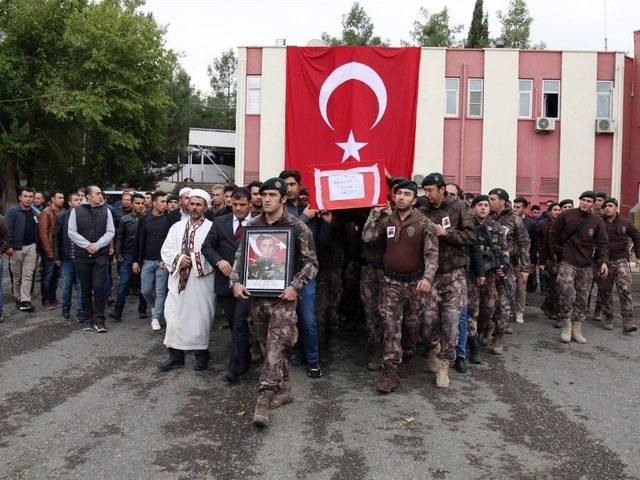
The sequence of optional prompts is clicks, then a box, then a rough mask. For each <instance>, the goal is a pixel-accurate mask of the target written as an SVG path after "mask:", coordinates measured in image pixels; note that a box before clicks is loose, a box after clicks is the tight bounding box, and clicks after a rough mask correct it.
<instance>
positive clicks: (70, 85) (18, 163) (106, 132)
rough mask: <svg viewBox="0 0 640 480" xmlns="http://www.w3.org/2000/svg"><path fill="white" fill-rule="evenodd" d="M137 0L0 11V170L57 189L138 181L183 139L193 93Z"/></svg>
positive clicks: (152, 173)
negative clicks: (86, 184) (139, 9)
mask: <svg viewBox="0 0 640 480" xmlns="http://www.w3.org/2000/svg"><path fill="white" fill-rule="evenodd" d="M140 5H141V2H139V1H131V0H103V1H100V2H93V1H88V0H14V1H12V2H2V7H0V8H1V9H2V14H0V79H1V81H0V171H3V172H4V177H5V178H4V183H3V184H2V188H3V190H4V192H6V193H10V190H11V189H12V187H13V186H15V184H17V183H18V182H20V181H26V182H27V183H29V184H32V185H35V186H37V187H38V188H43V189H48V188H51V187H53V186H56V187H62V188H64V189H66V190H71V189H73V188H76V187H77V186H78V185H81V184H84V183H87V182H89V181H91V182H95V183H98V184H101V185H104V186H110V185H119V184H121V183H125V182H126V183H130V184H134V185H136V186H140V187H144V188H148V187H151V186H153V184H154V183H155V181H157V180H158V179H159V178H161V177H163V176H164V175H166V174H167V173H168V172H167V162H168V161H171V163H174V162H175V157H176V154H177V153H178V151H180V149H181V148H182V146H183V145H184V144H185V143H186V139H187V134H186V128H187V127H186V125H187V123H188V121H189V120H188V118H189V117H190V116H191V115H192V113H193V112H192V110H193V109H194V108H195V107H194V103H196V101H197V97H196V96H194V94H193V89H192V87H191V85H190V83H189V77H188V76H187V75H186V73H185V72H184V71H182V70H181V69H180V68H179V67H178V66H177V61H176V57H175V55H174V54H173V53H172V52H171V51H169V50H167V49H166V48H165V46H164V39H163V36H164V30H163V29H162V28H160V27H159V26H158V25H157V23H156V22H155V20H154V19H153V17H152V16H151V15H147V14H143V13H140V12H139V11H138V10H137V8H138V7H139V6H140Z"/></svg>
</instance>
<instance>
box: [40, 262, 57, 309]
mask: <svg viewBox="0 0 640 480" xmlns="http://www.w3.org/2000/svg"><path fill="white" fill-rule="evenodd" d="M40 259H41V261H42V278H41V279H40V291H41V293H42V303H44V302H46V301H50V302H53V301H55V299H56V292H57V290H58V279H59V278H60V267H56V266H55V262H54V260H53V258H47V256H46V254H45V253H44V252H42V253H41V254H40Z"/></svg>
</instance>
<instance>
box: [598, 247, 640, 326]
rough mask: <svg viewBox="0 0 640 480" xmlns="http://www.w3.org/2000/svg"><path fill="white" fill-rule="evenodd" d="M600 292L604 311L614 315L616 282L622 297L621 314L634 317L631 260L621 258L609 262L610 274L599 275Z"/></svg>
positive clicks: (619, 294)
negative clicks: (614, 285) (614, 288)
mask: <svg viewBox="0 0 640 480" xmlns="http://www.w3.org/2000/svg"><path fill="white" fill-rule="evenodd" d="M598 277H599V278H598V294H599V295H601V296H602V303H601V304H600V306H601V307H602V313H603V314H604V315H605V316H607V317H611V316H612V315H613V283H614V282H615V284H616V290H617V291H618V297H620V314H621V315H622V316H623V317H633V299H632V298H631V267H630V265H629V260H627V259H626V258H621V259H619V260H611V261H610V262H609V275H607V276H606V277H604V278H603V277H602V276H601V275H599V276H598Z"/></svg>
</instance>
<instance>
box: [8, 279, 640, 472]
mask: <svg viewBox="0 0 640 480" xmlns="http://www.w3.org/2000/svg"><path fill="white" fill-rule="evenodd" d="M636 284H637V285H640V278H637V279H636ZM5 285H6V284H5ZM636 295H637V294H636ZM7 297H8V296H7V295H5V298H7ZM133 301H134V297H129V302H130V303H132V302H133ZM537 301H538V299H537V298H534V299H533V303H536V302H537ZM6 307H7V308H6V312H8V313H9V314H10V315H9V316H8V318H5V321H4V323H2V324H0V478H46V479H54V478H63V479H68V478H78V479H87V478H92V479H98V478H106V479H130V478H153V479H173V478H215V479H246V478H259V479H275V478H278V479H289V478H298V479H390V478H398V479H401V478H402V479H429V478H433V479H508V478H513V479H553V480H556V479H624V478H640V461H639V460H638V458H640V447H639V440H640V436H639V434H638V425H639V424H640V409H639V408H638V407H639V406H640V405H639V403H640V401H639V397H640V382H639V381H638V377H637V371H638V366H639V365H640V347H639V345H640V336H637V337H635V338H634V337H629V336H623V335H622V333H621V328H620V325H619V319H617V323H616V329H615V330H614V331H611V332H605V331H603V330H601V329H599V328H597V326H595V325H593V324H589V325H588V326H587V327H586V336H587V338H588V339H589V343H588V344H587V345H584V346H578V345H576V344H573V343H572V344H570V345H564V344H561V343H560V342H559V340H558V330H555V329H554V328H552V326H551V325H550V323H549V321H548V320H546V319H543V317H542V316H541V315H539V314H538V312H539V310H538V309H537V308H534V307H533V306H531V307H528V314H527V323H526V324H525V325H522V326H516V327H515V330H516V333H515V335H512V336H510V337H509V338H508V339H509V348H508V351H507V353H506V354H505V355H504V357H502V358H489V355H488V354H486V355H485V358H486V361H485V363H484V365H482V366H477V367H474V368H472V369H471V371H470V373H468V374H466V375H459V374H457V373H456V372H455V371H453V370H451V377H452V386H451V388H450V389H449V390H447V391H439V390H436V389H435V387H434V385H433V375H431V374H428V373H425V371H424V369H423V365H422V364H416V365H414V371H413V374H412V376H411V377H410V378H409V379H408V380H407V381H405V382H404V383H403V385H402V387H401V389H400V391H399V392H397V393H394V394H391V395H388V396H380V395H377V394H376V393H375V392H374V391H373V387H374V385H375V382H376V379H377V374H375V373H370V372H367V371H366V370H365V369H364V368H363V365H364V363H365V357H364V355H363V353H362V352H363V349H364V348H363V342H362V337H363V334H362V333H360V332H355V333H346V334H345V337H344V339H343V342H342V346H341V350H340V353H339V354H337V355H336V356H335V358H333V359H332V360H329V361H326V362H325V364H324V366H325V368H326V376H325V377H324V378H322V379H319V380H310V379H308V378H307V377H306V376H305V375H304V371H303V370H302V369H296V370H295V372H294V376H293V386H294V393H295V402H294V403H292V404H290V405H288V406H285V407H282V408H281V409H278V410H277V411H276V412H275V414H274V415H273V417H272V422H273V424H272V427H271V428H270V429H268V430H266V431H264V432H257V431H255V430H254V429H253V428H252V426H251V423H250V422H251V416H252V412H253V406H254V401H255V396H256V382H257V377H258V370H257V367H256V368H255V369H254V370H253V371H252V372H251V374H250V375H248V377H247V378H246V379H244V380H243V381H242V382H241V383H240V384H239V385H237V386H234V387H232V388H229V387H227V386H225V385H224V384H223V383H222V382H221V381H220V377H221V374H222V373H223V371H224V345H225V344H226V341H227V340H228V332H227V331H226V330H216V332H215V334H214V335H213V339H212V344H213V345H212V349H213V350H214V355H213V362H212V363H213V365H212V369H211V370H209V371H207V372H199V373H196V372H194V371H193V370H192V368H191V367H192V366H193V357H190V358H189V359H188V365H187V367H188V368H186V369H184V370H180V371H173V372H169V373H166V374H160V373H159V372H158V371H157V370H156V364H157V363H158V362H159V361H160V360H161V359H162V358H163V356H164V351H163V348H162V345H161V343H162V336H161V335H157V334H153V332H151V330H150V328H148V325H147V323H146V321H140V320H137V316H134V315H133V314H132V313H131V312H130V314H129V318H127V319H126V320H125V321H124V322H122V323H121V324H113V323H111V324H109V325H108V326H109V327H110V330H109V333H107V334H104V335H99V334H95V333H87V332H83V331H81V330H80V329H79V327H78V325H77V324H76V323H75V322H64V321H62V320H61V318H60V317H58V316H57V315H58V314H59V312H45V311H42V310H38V311H36V312H35V314H33V315H29V316H27V315H25V314H21V313H15V311H14V310H13V305H11V304H10V305H6ZM420 363H423V362H420Z"/></svg>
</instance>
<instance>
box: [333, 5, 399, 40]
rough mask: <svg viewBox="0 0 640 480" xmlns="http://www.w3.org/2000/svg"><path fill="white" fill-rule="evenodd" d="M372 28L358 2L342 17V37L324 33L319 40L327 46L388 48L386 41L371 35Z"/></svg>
mask: <svg viewBox="0 0 640 480" xmlns="http://www.w3.org/2000/svg"><path fill="white" fill-rule="evenodd" d="M373 28H374V27H373V23H372V22H371V18H369V16H368V15H367V12H366V11H365V9H364V8H363V7H362V6H361V5H360V4H359V3H358V2H353V5H352V6H351V10H349V12H347V13H346V14H344V15H343V16H342V36H341V37H340V38H338V37H332V36H330V35H329V34H328V33H327V32H324V33H323V34H322V37H321V38H322V40H324V41H325V42H326V43H328V44H329V45H379V46H388V45H389V42H388V41H383V40H382V39H381V38H380V37H378V36H374V35H373Z"/></svg>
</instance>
